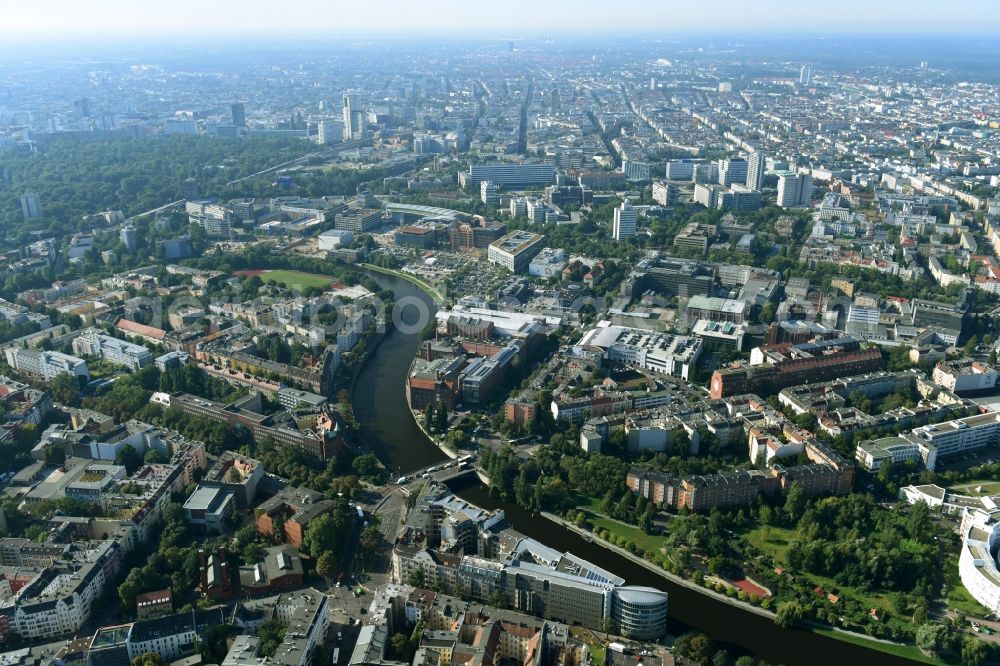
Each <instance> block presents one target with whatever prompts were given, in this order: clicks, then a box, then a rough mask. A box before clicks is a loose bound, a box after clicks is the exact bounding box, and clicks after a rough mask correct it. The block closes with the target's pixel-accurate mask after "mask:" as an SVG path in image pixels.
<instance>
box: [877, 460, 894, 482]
mask: <svg viewBox="0 0 1000 666" xmlns="http://www.w3.org/2000/svg"><path fill="white" fill-rule="evenodd" d="M878 481H879V483H881V484H882V485H883V486H885V485H887V484H888V483H889V482H890V481H892V460H888V459H885V460H882V464H880V465H879V466H878Z"/></svg>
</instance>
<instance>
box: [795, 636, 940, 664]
mask: <svg viewBox="0 0 1000 666" xmlns="http://www.w3.org/2000/svg"><path fill="white" fill-rule="evenodd" d="M810 631H812V632H813V633H815V634H821V635H823V636H829V637H830V638H836V639H837V640H838V641H844V642H845V643H853V644H854V645H861V646H863V647H866V648H869V649H871V650H876V651H878V652H885V653H886V654H892V655H896V656H898V657H903V658H904V659H910V660H912V661H916V662H919V663H921V664H944V663H945V662H943V661H940V660H938V659H934V658H932V657H928V656H927V655H926V654H924V653H923V652H921V651H920V648H918V647H916V646H914V645H896V644H894V643H882V642H880V641H870V640H868V639H866V638H864V637H863V636H858V635H857V634H848V633H844V632H843V631H834V630H833V629H821V628H818V627H813V628H812V629H810Z"/></svg>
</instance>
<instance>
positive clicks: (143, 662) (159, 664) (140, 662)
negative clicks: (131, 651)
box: [132, 652, 167, 666]
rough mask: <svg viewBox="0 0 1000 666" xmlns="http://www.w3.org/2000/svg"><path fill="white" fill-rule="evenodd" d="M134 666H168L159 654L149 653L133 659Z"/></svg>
mask: <svg viewBox="0 0 1000 666" xmlns="http://www.w3.org/2000/svg"><path fill="white" fill-rule="evenodd" d="M132 666H167V662H166V661H165V660H164V659H163V657H161V656H160V655H158V654H157V653H155V652H147V653H145V654H141V655H139V656H138V657H136V658H135V659H133V660H132Z"/></svg>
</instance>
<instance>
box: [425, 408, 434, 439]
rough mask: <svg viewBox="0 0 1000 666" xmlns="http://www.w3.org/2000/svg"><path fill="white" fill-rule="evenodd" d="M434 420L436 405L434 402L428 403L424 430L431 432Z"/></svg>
mask: <svg viewBox="0 0 1000 666" xmlns="http://www.w3.org/2000/svg"><path fill="white" fill-rule="evenodd" d="M433 420H434V405H433V404H432V403H429V402H428V403H427V406H426V407H424V430H426V431H427V432H431V429H432V426H433Z"/></svg>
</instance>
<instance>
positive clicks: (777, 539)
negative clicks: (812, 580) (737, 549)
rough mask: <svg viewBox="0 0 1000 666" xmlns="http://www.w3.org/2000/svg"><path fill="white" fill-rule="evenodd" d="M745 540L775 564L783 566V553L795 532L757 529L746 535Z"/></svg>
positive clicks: (773, 528) (769, 527) (774, 528)
mask: <svg viewBox="0 0 1000 666" xmlns="http://www.w3.org/2000/svg"><path fill="white" fill-rule="evenodd" d="M745 536H746V539H747V541H749V542H750V543H751V545H753V546H754V547H756V548H757V549H759V550H760V551H761V552H763V553H766V554H767V555H769V556H770V557H771V558H772V559H773V560H774V561H775V563H776V564H778V565H784V564H785V553H786V552H788V546H789V544H791V542H792V537H794V536H795V530H789V529H786V528H784V527H772V526H767V527H758V528H756V529H753V530H750V531H749V532H747V533H746V535H745Z"/></svg>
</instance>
